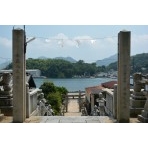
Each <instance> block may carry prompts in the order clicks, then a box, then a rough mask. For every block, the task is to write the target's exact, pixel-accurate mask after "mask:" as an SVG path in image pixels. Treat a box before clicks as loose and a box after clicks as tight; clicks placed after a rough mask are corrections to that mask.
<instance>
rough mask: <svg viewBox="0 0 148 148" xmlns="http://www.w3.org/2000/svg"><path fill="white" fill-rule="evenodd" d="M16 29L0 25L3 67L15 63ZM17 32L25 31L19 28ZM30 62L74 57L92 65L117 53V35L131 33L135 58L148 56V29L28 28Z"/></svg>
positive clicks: (36, 26)
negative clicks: (13, 35) (9, 62)
mask: <svg viewBox="0 0 148 148" xmlns="http://www.w3.org/2000/svg"><path fill="white" fill-rule="evenodd" d="M12 28H13V26H12V25H0V31H1V33H0V57H1V58H0V63H2V62H5V61H7V60H8V59H12ZM14 28H23V26H18V25H15V26H14ZM25 28H26V35H27V38H28V39H29V38H31V37H36V39H35V40H34V41H32V42H30V43H29V44H28V45H27V54H26V56H27V58H38V57H40V56H45V57H48V58H55V57H60V56H62V57H67V56H70V57H72V58H74V59H76V60H80V59H81V60H84V61H85V62H88V63H91V62H95V61H96V60H100V59H103V58H106V57H109V56H111V55H114V54H116V53H117V35H118V33H119V32H120V31H121V30H128V31H131V55H135V54H138V53H146V52H148V26H147V25H26V27H25Z"/></svg>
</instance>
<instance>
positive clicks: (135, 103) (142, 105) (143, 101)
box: [130, 98, 146, 108]
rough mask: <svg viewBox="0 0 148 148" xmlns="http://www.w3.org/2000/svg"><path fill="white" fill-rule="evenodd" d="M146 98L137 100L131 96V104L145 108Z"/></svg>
mask: <svg viewBox="0 0 148 148" xmlns="http://www.w3.org/2000/svg"><path fill="white" fill-rule="evenodd" d="M145 102H146V99H145V100H140V99H139V100H135V99H133V98H130V106H131V107H132V108H144V105H145Z"/></svg>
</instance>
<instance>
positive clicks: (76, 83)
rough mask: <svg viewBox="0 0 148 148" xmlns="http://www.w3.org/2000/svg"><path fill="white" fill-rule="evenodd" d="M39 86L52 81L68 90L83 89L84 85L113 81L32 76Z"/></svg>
mask: <svg viewBox="0 0 148 148" xmlns="http://www.w3.org/2000/svg"><path fill="white" fill-rule="evenodd" d="M34 80H35V83H36V85H37V87H38V88H39V87H40V86H41V85H42V84H43V83H44V82H53V83H54V85H56V86H63V87H66V88H67V90H68V91H78V90H81V91H84V90H85V88H86V87H92V86H97V85H99V84H101V83H104V82H108V81H113V80H116V79H111V78H78V79H77V78H73V79H41V78H34Z"/></svg>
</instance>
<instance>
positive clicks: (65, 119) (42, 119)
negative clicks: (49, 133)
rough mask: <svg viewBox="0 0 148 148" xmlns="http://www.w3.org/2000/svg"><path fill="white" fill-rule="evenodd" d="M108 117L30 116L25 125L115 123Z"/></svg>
mask: <svg viewBox="0 0 148 148" xmlns="http://www.w3.org/2000/svg"><path fill="white" fill-rule="evenodd" d="M115 122H116V120H115V119H112V118H110V117H108V116H71V117H70V116H31V117H30V118H28V119H26V120H25V123H115Z"/></svg>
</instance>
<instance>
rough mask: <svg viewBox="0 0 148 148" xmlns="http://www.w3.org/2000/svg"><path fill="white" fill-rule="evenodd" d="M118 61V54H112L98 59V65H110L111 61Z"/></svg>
mask: <svg viewBox="0 0 148 148" xmlns="http://www.w3.org/2000/svg"><path fill="white" fill-rule="evenodd" d="M116 61H117V54H115V55H112V56H110V57H108V58H105V59H102V60H97V61H96V65H97V66H103V65H105V66H108V65H109V64H110V63H113V62H116Z"/></svg>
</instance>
